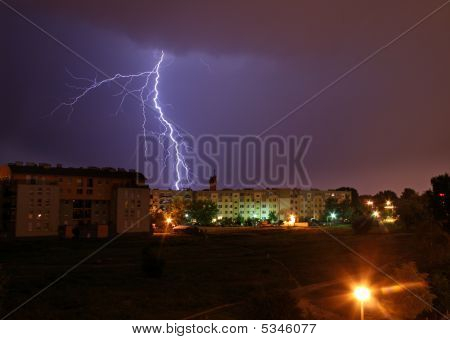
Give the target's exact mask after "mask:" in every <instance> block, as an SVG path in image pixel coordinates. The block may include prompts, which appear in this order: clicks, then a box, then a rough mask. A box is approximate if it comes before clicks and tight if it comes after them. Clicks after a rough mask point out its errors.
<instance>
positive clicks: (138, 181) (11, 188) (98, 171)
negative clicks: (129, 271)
mask: <svg viewBox="0 0 450 340" xmlns="http://www.w3.org/2000/svg"><path fill="white" fill-rule="evenodd" d="M0 194H1V199H0V221H1V222H0V223H1V225H0V229H1V230H3V232H7V233H8V234H10V235H11V236H16V237H26V236H56V235H58V230H59V228H60V227H61V226H66V227H67V228H68V229H73V228H77V227H79V226H102V227H103V229H106V230H108V234H110V233H115V232H120V231H122V230H124V229H125V228H128V226H129V225H131V224H133V223H136V222H138V221H139V222H138V223H139V228H132V229H130V231H141V230H142V229H144V225H146V224H147V226H148V218H146V216H147V215H148V207H149V189H148V187H147V186H146V185H145V177H144V176H143V175H142V174H140V173H137V172H135V171H134V170H129V171H126V170H125V169H114V168H97V167H89V168H64V167H62V166H61V165H57V166H55V167H52V166H51V165H50V164H45V163H40V164H35V163H25V164H24V163H21V162H16V163H10V164H7V165H2V166H0ZM125 225H126V226H125ZM147 230H148V228H147Z"/></svg>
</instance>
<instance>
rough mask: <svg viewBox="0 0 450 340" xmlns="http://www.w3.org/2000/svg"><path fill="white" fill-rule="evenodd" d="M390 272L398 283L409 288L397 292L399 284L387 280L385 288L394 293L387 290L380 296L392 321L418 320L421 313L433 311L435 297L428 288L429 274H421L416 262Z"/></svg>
mask: <svg viewBox="0 0 450 340" xmlns="http://www.w3.org/2000/svg"><path fill="white" fill-rule="evenodd" d="M388 272H389V274H390V276H391V277H393V278H394V279H395V280H396V281H397V282H401V283H403V284H405V285H406V286H407V288H408V290H406V289H401V290H399V291H397V290H396V289H395V288H397V287H398V286H397V284H396V283H395V282H392V280H390V279H389V278H386V282H385V286H386V287H393V288H394V290H393V291H392V292H390V291H389V290H386V292H385V293H384V294H382V295H381V296H380V298H379V302H380V305H381V306H383V308H384V311H385V314H386V315H387V316H388V317H389V318H390V319H394V320H411V319H416V318H417V317H418V316H419V315H420V314H421V313H424V312H430V311H431V310H432V307H431V306H432V302H433V299H434V298H435V296H434V295H433V294H432V293H431V292H430V288H429V286H428V282H427V277H428V274H426V273H419V272H418V270H417V267H416V264H415V263H414V262H409V263H405V264H402V265H400V266H399V267H396V268H393V269H392V270H389V271H388ZM400 288H403V287H400ZM413 293H414V294H413Z"/></svg>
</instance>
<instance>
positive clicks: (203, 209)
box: [186, 200, 219, 225]
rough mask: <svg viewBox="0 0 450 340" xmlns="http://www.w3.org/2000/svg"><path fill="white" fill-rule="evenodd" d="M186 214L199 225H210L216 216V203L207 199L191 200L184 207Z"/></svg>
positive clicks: (217, 210)
mask: <svg viewBox="0 0 450 340" xmlns="http://www.w3.org/2000/svg"><path fill="white" fill-rule="evenodd" d="M186 212H187V214H188V215H189V216H190V217H191V218H192V219H193V220H196V221H197V223H198V224H199V225H211V222H212V220H213V218H215V217H216V216H217V213H218V212H219V209H217V205H216V204H215V203H214V202H212V201H209V200H198V201H193V202H191V203H190V204H189V206H188V207H187V209H186Z"/></svg>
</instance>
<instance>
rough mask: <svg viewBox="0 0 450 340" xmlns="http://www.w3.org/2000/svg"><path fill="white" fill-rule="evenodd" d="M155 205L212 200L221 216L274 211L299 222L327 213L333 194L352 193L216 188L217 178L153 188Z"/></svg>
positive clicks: (347, 196) (347, 194)
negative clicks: (200, 186)
mask: <svg viewBox="0 0 450 340" xmlns="http://www.w3.org/2000/svg"><path fill="white" fill-rule="evenodd" d="M151 197H152V208H153V209H156V210H158V209H161V210H167V208H168V206H169V205H170V204H171V202H173V200H175V199H183V200H185V201H192V200H210V201H212V202H214V203H216V204H217V208H218V209H219V213H218V219H219V220H220V219H222V218H232V219H235V218H237V217H238V216H241V217H242V218H243V219H247V218H257V219H261V220H264V219H267V218H268V217H269V214H270V212H274V213H275V215H276V216H278V218H279V219H280V220H287V219H288V218H289V216H290V215H294V216H295V217H296V220H297V221H301V220H306V219H311V218H314V219H320V218H322V217H323V215H324V213H325V203H326V201H327V199H328V198H330V197H334V198H336V200H337V201H338V202H342V201H344V200H345V199H351V192H349V191H336V190H317V189H311V190H301V189H283V188H282V189H279V188H274V189H222V190H217V177H216V175H215V174H214V175H213V176H212V177H211V179H210V180H209V189H206V190H202V191H192V190H190V189H185V190H180V191H176V190H160V189H153V190H151Z"/></svg>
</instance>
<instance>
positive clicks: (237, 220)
mask: <svg viewBox="0 0 450 340" xmlns="http://www.w3.org/2000/svg"><path fill="white" fill-rule="evenodd" d="M242 223H244V218H243V217H242V215H241V214H239V215H237V217H236V218H235V219H234V224H236V225H242Z"/></svg>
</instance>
